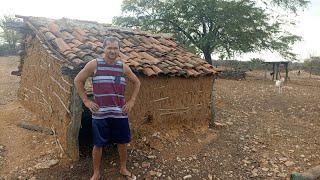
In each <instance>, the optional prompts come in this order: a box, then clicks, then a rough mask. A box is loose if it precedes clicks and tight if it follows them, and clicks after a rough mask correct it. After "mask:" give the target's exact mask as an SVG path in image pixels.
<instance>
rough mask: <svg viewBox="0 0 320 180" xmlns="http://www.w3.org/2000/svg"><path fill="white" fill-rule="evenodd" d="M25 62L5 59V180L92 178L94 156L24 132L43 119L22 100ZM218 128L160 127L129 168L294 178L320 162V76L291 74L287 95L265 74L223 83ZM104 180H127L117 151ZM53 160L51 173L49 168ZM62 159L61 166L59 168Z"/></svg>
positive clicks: (142, 174) (0, 75)
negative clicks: (65, 157)
mask: <svg viewBox="0 0 320 180" xmlns="http://www.w3.org/2000/svg"><path fill="white" fill-rule="evenodd" d="M17 65H18V59H17V58H14V57H11V58H0V130H1V131H0V179H89V178H90V176H91V173H92V165H91V161H92V158H91V152H90V148H91V147H87V148H84V149H82V150H81V158H80V161H79V162H74V163H70V164H66V163H62V161H61V160H60V159H59V156H60V154H59V148H58V146H57V144H56V142H55V139H54V137H53V136H50V135H44V134H41V133H37V132H32V131H29V130H25V129H21V128H19V127H17V126H16V124H17V123H18V122H20V121H21V120H28V121H37V118H36V117H35V116H33V115H32V114H31V113H30V112H28V111H27V110H25V109H24V108H23V107H22V106H21V105H20V104H19V102H18V100H17V96H16V93H17V88H18V86H19V77H16V76H11V75H10V72H11V71H12V70H15V69H16V68H17ZM216 87H217V126H216V127H215V128H214V129H207V128H205V127H201V128H200V127H196V128H194V127H184V126H182V127H181V128H179V129H177V130H171V131H165V130H154V132H153V133H151V134H150V135H141V136H136V137H134V141H133V143H132V144H131V145H130V147H129V150H128V153H129V163H128V167H129V169H130V170H131V171H132V172H134V174H136V175H137V176H138V179H168V180H170V179H196V180H198V179H288V178H289V176H290V174H291V173H292V172H303V171H305V170H307V169H309V168H311V167H314V166H316V165H320V128H319V127H320V102H319V100H320V77H319V76H312V77H311V78H309V75H308V74H307V73H304V72H302V74H301V75H300V76H297V73H296V72H290V80H289V82H288V83H286V84H285V86H284V88H283V93H282V94H281V95H280V94H278V93H277V92H276V90H275V87H274V82H272V81H270V80H266V81H265V80H264V73H263V72H249V73H248V78H247V80H244V81H235V80H223V79H219V80H217V81H216ZM103 159H104V164H103V172H104V177H103V179H123V178H122V177H121V176H120V175H119V173H118V167H119V164H118V156H117V152H116V147H115V146H110V147H107V148H106V149H105V151H104V158H103ZM48 162H49V163H50V162H53V163H52V164H51V165H50V166H51V167H50V168H45V167H44V168H41V167H40V168H39V164H41V163H48ZM57 162H59V163H57Z"/></svg>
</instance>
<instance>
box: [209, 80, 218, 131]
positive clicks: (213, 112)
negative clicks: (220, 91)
mask: <svg viewBox="0 0 320 180" xmlns="http://www.w3.org/2000/svg"><path fill="white" fill-rule="evenodd" d="M215 79H216V77H214V78H213V82H212V92H211V121H210V123H209V127H210V128H213V127H214V122H215V120H216V113H217V110H216V93H217V91H216V87H215Z"/></svg>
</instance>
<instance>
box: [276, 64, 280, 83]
mask: <svg viewBox="0 0 320 180" xmlns="http://www.w3.org/2000/svg"><path fill="white" fill-rule="evenodd" d="M278 79H279V63H276V80H278Z"/></svg>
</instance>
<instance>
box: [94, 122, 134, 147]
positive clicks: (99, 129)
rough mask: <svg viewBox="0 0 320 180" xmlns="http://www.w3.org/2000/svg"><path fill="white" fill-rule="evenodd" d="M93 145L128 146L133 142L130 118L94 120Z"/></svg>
mask: <svg viewBox="0 0 320 180" xmlns="http://www.w3.org/2000/svg"><path fill="white" fill-rule="evenodd" d="M92 138H93V145H95V146H98V147H103V146H106V145H107V144H111V143H117V144H127V143H129V142H130V141H131V133H130V128H129V121H128V118H106V119H92Z"/></svg>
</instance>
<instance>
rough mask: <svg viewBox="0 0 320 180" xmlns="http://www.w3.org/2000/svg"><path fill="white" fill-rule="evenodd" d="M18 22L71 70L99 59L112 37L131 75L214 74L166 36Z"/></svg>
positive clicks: (69, 23) (67, 22)
mask: <svg viewBox="0 0 320 180" xmlns="http://www.w3.org/2000/svg"><path fill="white" fill-rule="evenodd" d="M20 17H21V16H20ZM22 18H23V19H24V22H25V23H26V24H27V25H28V26H29V27H30V28H31V29H32V30H33V31H34V32H35V33H36V34H37V35H38V37H39V38H40V39H41V42H42V43H43V45H44V47H47V49H48V52H52V54H53V55H55V56H57V57H58V58H60V59H63V60H65V61H67V62H68V63H69V64H70V65H71V66H73V67H76V66H80V65H83V64H84V63H86V62H88V61H90V60H92V59H94V58H97V57H99V56H101V55H102V53H103V47H102V46H103V40H104V38H105V37H106V36H108V35H112V36H116V37H118V38H119V39H120V40H121V42H122V43H121V48H120V57H121V59H122V60H123V61H124V62H125V63H126V64H128V65H129V66H130V67H131V69H132V70H133V71H134V72H135V73H142V74H144V75H146V76H155V75H171V76H185V77H190V76H192V77H197V76H201V75H215V74H216V73H217V71H216V70H215V68H214V67H213V66H212V65H210V64H208V63H207V62H206V61H204V60H203V59H201V58H200V57H198V56H197V55H195V54H193V53H190V52H188V51H187V50H186V49H184V48H183V47H182V46H181V45H179V44H177V43H176V42H175V41H174V40H173V39H172V37H170V36H168V35H167V34H151V33H148V32H142V31H138V30H131V29H126V28H118V27H111V26H110V25H109V26H108V25H106V24H99V23H96V22H89V21H80V20H71V19H66V18H62V19H59V20H53V19H48V18H39V17H22Z"/></svg>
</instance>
